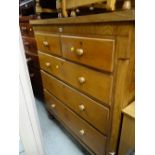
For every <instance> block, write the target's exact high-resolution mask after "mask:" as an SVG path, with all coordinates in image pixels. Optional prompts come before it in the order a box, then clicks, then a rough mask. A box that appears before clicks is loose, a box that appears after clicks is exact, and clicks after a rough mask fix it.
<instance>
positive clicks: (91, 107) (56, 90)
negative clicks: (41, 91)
mask: <svg viewBox="0 0 155 155" xmlns="http://www.w3.org/2000/svg"><path fill="white" fill-rule="evenodd" d="M41 74H42V82H43V86H44V88H45V89H46V90H48V91H49V92H50V93H52V94H53V95H54V96H56V97H57V98H59V99H60V100H61V101H62V102H63V103H65V104H66V105H67V106H68V107H70V108H71V109H72V110H73V111H75V112H76V113H77V114H78V115H79V116H81V117H82V118H84V119H85V120H86V121H88V122H89V123H90V124H91V125H93V126H94V127H95V128H97V129H98V130H99V131H101V132H102V133H103V134H107V126H108V120H109V109H108V108H106V107H105V106H102V105H100V104H99V103H97V102H96V101H94V100H92V99H90V98H89V97H87V96H86V95H84V94H82V93H80V92H79V91H77V90H75V89H73V88H71V87H69V86H68V85H66V84H65V83H63V82H61V81H60V80H57V79H56V78H54V77H53V76H50V75H49V74H48V73H45V72H44V71H41Z"/></svg>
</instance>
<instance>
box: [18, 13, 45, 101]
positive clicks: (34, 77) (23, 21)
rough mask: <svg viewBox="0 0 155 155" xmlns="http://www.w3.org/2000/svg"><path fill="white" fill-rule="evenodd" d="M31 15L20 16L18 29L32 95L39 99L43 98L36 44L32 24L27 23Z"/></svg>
mask: <svg viewBox="0 0 155 155" xmlns="http://www.w3.org/2000/svg"><path fill="white" fill-rule="evenodd" d="M32 18H33V17H30V16H23V17H20V23H19V24H20V30H21V34H22V40H23V45H24V49H25V55H26V60H27V65H28V70H29V75H30V79H31V84H32V89H33V92H34V95H35V96H36V97H38V98H39V99H43V88H42V81H41V75H40V64H39V58H38V50H37V44H36V41H35V38H34V32H33V27H32V25H30V24H29V20H30V19H32Z"/></svg>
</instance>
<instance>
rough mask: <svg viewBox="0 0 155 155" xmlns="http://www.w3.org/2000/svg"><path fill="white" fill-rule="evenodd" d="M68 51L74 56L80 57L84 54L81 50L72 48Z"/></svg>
mask: <svg viewBox="0 0 155 155" xmlns="http://www.w3.org/2000/svg"><path fill="white" fill-rule="evenodd" d="M70 51H71V52H75V54H76V55H78V56H82V55H83V53H84V51H83V49H82V48H77V49H75V47H73V46H72V47H71V48H70Z"/></svg>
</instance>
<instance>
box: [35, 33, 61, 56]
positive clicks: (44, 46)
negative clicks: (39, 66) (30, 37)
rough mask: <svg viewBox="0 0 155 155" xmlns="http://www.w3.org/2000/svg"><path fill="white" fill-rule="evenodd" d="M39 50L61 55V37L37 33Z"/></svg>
mask: <svg viewBox="0 0 155 155" xmlns="http://www.w3.org/2000/svg"><path fill="white" fill-rule="evenodd" d="M35 38H36V41H37V47H38V50H40V51H42V52H46V53H50V54H56V55H59V56H60V55H61V48H60V47H61V45H60V37H59V35H56V34H46V33H35Z"/></svg>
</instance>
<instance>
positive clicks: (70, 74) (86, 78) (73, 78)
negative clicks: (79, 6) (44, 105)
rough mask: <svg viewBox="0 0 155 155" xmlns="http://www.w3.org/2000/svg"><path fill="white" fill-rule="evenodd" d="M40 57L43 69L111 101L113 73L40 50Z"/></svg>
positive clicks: (91, 94) (92, 94) (90, 93)
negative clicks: (104, 72)
mask: <svg viewBox="0 0 155 155" xmlns="http://www.w3.org/2000/svg"><path fill="white" fill-rule="evenodd" d="M39 59H40V66H41V68H42V69H43V70H45V71H47V72H49V73H51V74H52V75H54V76H56V77H58V78H60V79H61V80H63V81H65V82H67V83H69V84H71V85H72V86H74V87H76V88H77V89H79V90H80V91H82V92H84V93H86V94H87V95H90V96H92V97H95V98H96V99H99V100H101V101H102V102H105V103H107V104H109V103H110V102H109V101H110V97H111V89H112V76H111V75H107V74H103V73H100V72H97V71H94V70H91V69H88V68H86V67H83V66H80V65H77V64H74V63H70V62H68V61H65V60H63V59H60V58H56V57H54V56H50V55H47V54H43V53H40V52H39ZM46 59H47V61H46ZM46 62H47V63H46ZM56 66H58V67H56Z"/></svg>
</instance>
